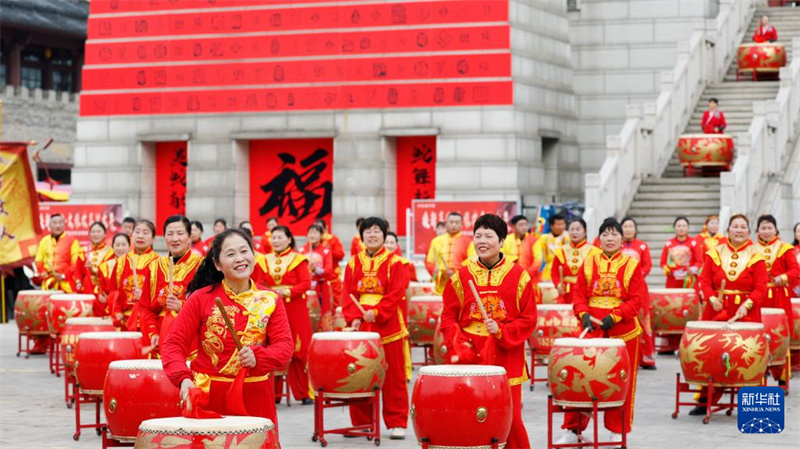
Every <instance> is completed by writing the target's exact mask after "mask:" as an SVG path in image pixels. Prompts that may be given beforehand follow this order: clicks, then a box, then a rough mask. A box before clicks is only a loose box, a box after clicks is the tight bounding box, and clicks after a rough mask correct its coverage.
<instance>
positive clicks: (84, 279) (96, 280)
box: [74, 241, 114, 316]
mask: <svg viewBox="0 0 800 449" xmlns="http://www.w3.org/2000/svg"><path fill="white" fill-rule="evenodd" d="M113 257H114V250H113V249H112V248H111V247H110V246H108V245H107V244H106V242H105V241H102V242H100V244H99V245H95V244H93V243H90V244H89V245H88V246H87V247H86V248H84V250H83V252H81V254H80V255H79V256H78V261H77V262H76V263H75V269H74V270H75V279H76V282H77V280H80V282H81V292H82V293H91V294H93V295H98V294H99V293H100V266H101V265H104V264H105V263H106V262H108V261H109V260H110V259H112V258H113ZM93 309H94V315H95V316H105V314H104V312H105V309H106V305H105V304H103V303H101V302H99V301H98V300H97V299H95V301H94V306H93Z"/></svg>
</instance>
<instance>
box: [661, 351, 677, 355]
mask: <svg viewBox="0 0 800 449" xmlns="http://www.w3.org/2000/svg"><path fill="white" fill-rule="evenodd" d="M658 355H675V351H658Z"/></svg>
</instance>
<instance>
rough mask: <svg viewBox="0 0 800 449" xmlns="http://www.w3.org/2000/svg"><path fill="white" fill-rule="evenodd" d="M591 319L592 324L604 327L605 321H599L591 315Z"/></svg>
mask: <svg viewBox="0 0 800 449" xmlns="http://www.w3.org/2000/svg"><path fill="white" fill-rule="evenodd" d="M589 319H590V320H592V323H594V324H596V325H598V326H602V325H603V321H602V320H601V319H599V318H595V317H593V316H591V315H589Z"/></svg>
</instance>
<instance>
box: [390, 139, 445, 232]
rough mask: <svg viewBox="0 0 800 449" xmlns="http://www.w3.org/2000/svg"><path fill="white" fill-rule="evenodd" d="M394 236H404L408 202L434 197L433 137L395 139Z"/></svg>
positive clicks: (409, 203) (434, 153)
mask: <svg viewBox="0 0 800 449" xmlns="http://www.w3.org/2000/svg"><path fill="white" fill-rule="evenodd" d="M396 147H397V234H398V235H403V236H404V235H406V232H407V230H406V220H405V217H406V209H408V208H410V207H411V201H412V200H430V199H434V198H435V197H436V136H408V137H398V138H397V141H396Z"/></svg>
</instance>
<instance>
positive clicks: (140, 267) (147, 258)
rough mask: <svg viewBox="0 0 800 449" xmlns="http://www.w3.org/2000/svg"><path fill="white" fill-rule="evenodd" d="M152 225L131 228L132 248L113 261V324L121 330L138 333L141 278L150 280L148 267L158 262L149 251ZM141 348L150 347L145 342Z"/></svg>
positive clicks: (141, 223) (144, 222)
mask: <svg viewBox="0 0 800 449" xmlns="http://www.w3.org/2000/svg"><path fill="white" fill-rule="evenodd" d="M155 237H156V225H154V224H153V222H152V221H150V220H139V221H137V222H136V226H134V227H133V237H132V244H133V248H132V250H131V252H129V253H128V254H127V255H126V256H125V257H124V258H122V259H120V260H119V261H117V263H116V266H115V268H114V276H112V278H111V279H112V289H114V290H117V295H116V297H115V301H116V303H115V304H114V305H113V308H114V315H112V316H113V318H114V324H116V325H117V326H119V327H123V328H125V329H124V330H129V331H136V330H139V309H140V307H139V299H140V298H141V297H142V287H143V286H144V282H145V278H147V277H149V276H150V264H151V263H153V261H155V260H157V259H158V254H156V252H155V251H153V239H155ZM145 344H150V343H149V341H148V342H145Z"/></svg>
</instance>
